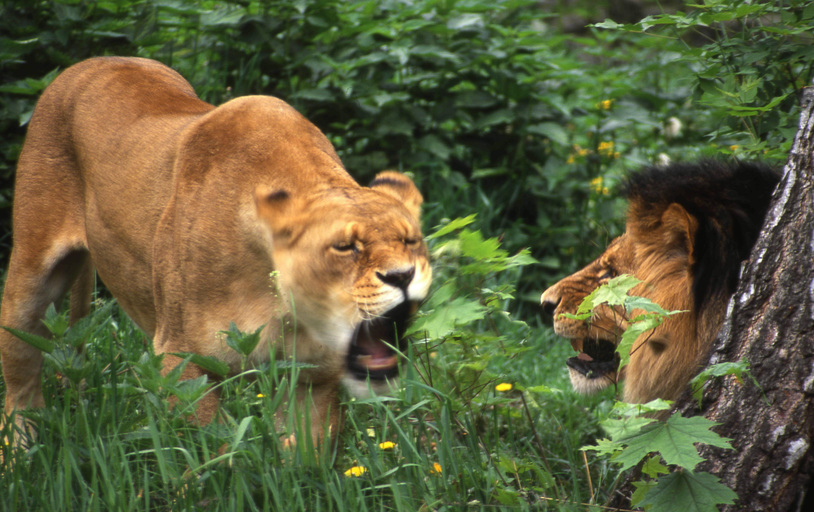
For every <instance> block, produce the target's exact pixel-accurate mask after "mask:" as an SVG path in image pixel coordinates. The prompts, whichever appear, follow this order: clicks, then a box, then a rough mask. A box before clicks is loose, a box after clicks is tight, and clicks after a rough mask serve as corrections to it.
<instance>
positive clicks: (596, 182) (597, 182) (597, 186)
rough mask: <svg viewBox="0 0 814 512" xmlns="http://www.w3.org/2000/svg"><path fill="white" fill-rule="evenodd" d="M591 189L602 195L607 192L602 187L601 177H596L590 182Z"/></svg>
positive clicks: (605, 188)
mask: <svg viewBox="0 0 814 512" xmlns="http://www.w3.org/2000/svg"><path fill="white" fill-rule="evenodd" d="M591 188H592V189H593V191H594V192H596V193H597V194H604V193H605V191H606V190H607V187H605V186H604V183H603V180H602V176H597V177H596V178H594V179H592V180H591Z"/></svg>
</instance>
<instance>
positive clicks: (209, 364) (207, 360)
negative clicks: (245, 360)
mask: <svg viewBox="0 0 814 512" xmlns="http://www.w3.org/2000/svg"><path fill="white" fill-rule="evenodd" d="M172 355H174V356H178V357H181V358H183V359H186V360H188V361H189V362H190V363H192V364H194V365H196V366H200V367H201V369H202V370H203V371H205V372H209V373H213V374H215V375H217V376H219V377H225V376H227V375H229V365H228V364H226V363H224V362H223V361H221V360H219V359H216V358H214V357H209V356H203V355H201V354H193V353H191V352H172Z"/></svg>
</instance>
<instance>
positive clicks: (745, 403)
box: [613, 87, 814, 512]
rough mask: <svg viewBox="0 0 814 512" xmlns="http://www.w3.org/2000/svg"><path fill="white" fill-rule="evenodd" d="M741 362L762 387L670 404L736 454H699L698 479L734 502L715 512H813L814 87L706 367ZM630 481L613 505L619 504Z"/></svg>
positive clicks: (718, 387)
mask: <svg viewBox="0 0 814 512" xmlns="http://www.w3.org/2000/svg"><path fill="white" fill-rule="evenodd" d="M743 358H745V359H746V360H747V361H749V363H750V365H751V373H752V376H753V377H754V378H755V379H756V380H757V382H758V384H759V387H758V386H756V385H755V384H754V383H752V382H750V381H749V379H746V380H745V381H744V382H743V383H737V382H736V381H735V380H734V379H733V378H731V377H727V378H724V379H717V380H714V381H711V382H709V383H708V384H707V385H706V387H705V389H704V400H703V402H702V405H701V409H700V410H699V409H698V405H697V403H696V402H695V401H694V400H693V399H692V398H691V397H689V396H687V395H685V396H684V397H683V398H681V399H680V400H679V401H678V402H677V404H676V407H677V409H678V410H679V411H681V412H682V413H683V414H684V415H685V416H692V415H699V414H701V415H703V416H705V417H706V418H708V419H710V420H713V421H715V422H718V423H720V425H719V426H718V427H716V428H715V431H716V432H718V433H719V434H721V435H723V436H724V437H728V438H730V439H732V446H733V447H734V450H723V449H718V448H710V447H705V448H703V449H702V450H701V455H702V456H703V457H705V458H706V461H705V462H703V463H701V464H700V465H699V466H698V467H697V468H696V471H707V472H709V473H712V474H714V475H716V476H718V477H719V478H720V479H721V481H722V482H723V483H724V484H725V485H727V486H728V487H730V488H731V489H732V490H734V491H735V492H736V493H737V494H738V500H737V501H736V504H735V505H731V506H728V507H722V510H726V511H736V510H737V511H751V510H754V511H772V512H782V511H807V510H812V505H814V489H812V490H811V491H810V492H808V491H809V489H810V488H812V483H813V481H812V476H814V450H812V446H811V445H812V440H814V400H812V398H813V397H814V87H808V88H806V89H805V90H804V92H803V96H802V114H801V116H800V127H799V130H798V132H797V136H796V138H795V141H794V145H793V147H792V150H791V153H790V155H789V159H788V162H787V163H786V167H785V169H784V172H783V178H782V180H781V181H780V184H779V185H778V187H777V190H775V193H774V197H773V199H772V207H771V208H770V210H769V213H768V215H767V219H766V223H765V224H764V227H763V231H762V232H761V235H760V237H759V238H758V241H757V243H756V245H755V248H754V249H753V251H752V255H751V258H750V259H749V261H748V262H747V264H746V266H745V268H744V271H743V275H742V278H741V281H740V283H739V285H738V289H737V291H736V292H735V294H734V295H733V297H732V300H731V301H730V304H729V311H728V312H727V315H726V320H725V322H724V325H723V327H722V329H721V332H720V333H719V334H718V337H717V339H716V340H715V342H714V343H713V346H712V350H711V353H710V360H709V362H710V363H717V362H725V361H738V360H740V359H743ZM630 480H631V479H630V478H629V479H628V482H627V485H624V486H623V488H622V492H621V493H620V494H617V495H616V496H615V500H614V503H613V505H615V506H622V507H624V506H625V502H626V501H627V500H629V497H630V491H631V487H630ZM807 492H808V496H806V493H807ZM804 499H806V501H807V502H806V504H805V506H803V500H804ZM627 504H629V501H627Z"/></svg>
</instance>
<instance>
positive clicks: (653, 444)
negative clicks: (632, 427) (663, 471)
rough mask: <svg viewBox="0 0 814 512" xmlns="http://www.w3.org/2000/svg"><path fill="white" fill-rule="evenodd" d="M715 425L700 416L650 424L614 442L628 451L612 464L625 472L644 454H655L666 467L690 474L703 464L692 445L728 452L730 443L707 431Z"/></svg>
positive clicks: (679, 416)
mask: <svg viewBox="0 0 814 512" xmlns="http://www.w3.org/2000/svg"><path fill="white" fill-rule="evenodd" d="M714 425H716V423H713V422H712V421H710V420H708V419H706V418H703V417H700V416H694V417H692V418H685V417H683V416H681V415H680V414H678V413H676V414H673V415H672V416H670V418H669V419H668V420H667V421H664V422H657V423H653V424H650V425H648V426H646V427H644V428H643V429H642V430H641V432H639V433H636V434H632V435H629V436H622V437H621V438H619V439H615V441H617V442H619V443H622V444H625V445H627V447H626V448H624V449H623V450H622V451H621V452H620V453H619V454H618V455H617V456H616V457H615V458H614V461H615V462H618V463H619V464H622V470H625V469H629V468H632V467H633V466H635V465H636V464H638V463H639V461H640V460H642V459H643V458H644V457H645V456H647V454H649V453H653V452H658V453H660V454H661V456H662V458H663V459H664V462H666V463H667V464H672V465H676V466H680V467H682V468H685V469H690V470H692V469H693V468H694V467H695V466H696V465H697V464H698V463H699V462H701V461H702V460H703V459H702V458H701V456H700V455H698V450H697V449H696V448H695V443H705V444H708V445H711V446H717V447H719V448H731V445H730V444H729V440H727V439H725V438H723V437H721V436H719V435H718V434H716V433H715V432H712V430H710V429H711V428H712V427H713V426H714Z"/></svg>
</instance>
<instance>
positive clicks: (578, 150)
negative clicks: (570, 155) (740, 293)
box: [577, 146, 591, 156]
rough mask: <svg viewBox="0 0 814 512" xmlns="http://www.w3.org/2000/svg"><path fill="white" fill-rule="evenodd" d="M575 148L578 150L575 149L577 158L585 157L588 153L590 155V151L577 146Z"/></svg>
mask: <svg viewBox="0 0 814 512" xmlns="http://www.w3.org/2000/svg"><path fill="white" fill-rule="evenodd" d="M577 148H578V149H577V154H578V155H579V156H585V155H587V154H588V153H590V152H591V150H590V149H583V148H580V147H579V146H577Z"/></svg>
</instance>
